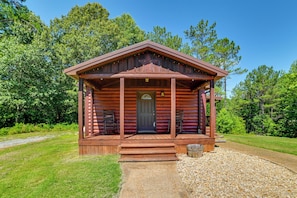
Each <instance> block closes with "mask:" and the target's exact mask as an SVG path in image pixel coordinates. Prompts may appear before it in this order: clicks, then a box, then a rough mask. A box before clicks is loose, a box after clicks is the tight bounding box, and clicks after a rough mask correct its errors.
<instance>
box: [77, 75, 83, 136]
mask: <svg viewBox="0 0 297 198" xmlns="http://www.w3.org/2000/svg"><path fill="white" fill-rule="evenodd" d="M83 92H84V80H83V79H81V78H80V79H79V81H78V132H79V133H78V134H79V135H78V138H79V139H80V140H81V139H84V117H83V116H84V104H83V102H84V101H83V95H84V94H83Z"/></svg>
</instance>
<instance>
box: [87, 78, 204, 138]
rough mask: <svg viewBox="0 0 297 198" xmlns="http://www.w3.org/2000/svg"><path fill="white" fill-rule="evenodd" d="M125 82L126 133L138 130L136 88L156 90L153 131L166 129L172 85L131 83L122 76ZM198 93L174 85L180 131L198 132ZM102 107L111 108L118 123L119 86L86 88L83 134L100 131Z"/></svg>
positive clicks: (101, 131) (100, 132)
mask: <svg viewBox="0 0 297 198" xmlns="http://www.w3.org/2000/svg"><path fill="white" fill-rule="evenodd" d="M126 81H127V83H126ZM151 81H154V80H151ZM155 81H157V80H155ZM125 84H127V85H126V87H125V90H124V92H125V95H124V103H125V106H124V112H125V114H124V117H125V121H124V128H125V134H131V133H136V132H137V92H139V91H141V92H144V91H154V92H155V93H156V132H157V133H168V123H169V121H170V118H171V89H170V86H168V83H164V82H163V83H161V85H163V86H160V84H159V83H158V82H155V84H156V86H153V87H145V86H138V87H137V86H135V87H131V86H132V84H133V83H131V82H129V80H125ZM152 84H154V82H152ZM92 91H93V92H92ZM161 91H163V92H164V93H165V96H163V97H162V96H161V94H160V93H161ZM199 93H200V92H198V93H197V92H192V91H191V90H190V89H188V88H184V87H180V86H179V87H177V88H176V109H177V110H183V112H184V119H183V132H187V133H197V130H198V109H199V108H198V107H199V98H201V95H200V94H199ZM199 96H200V97H199ZM200 105H201V104H200ZM103 110H114V111H115V117H116V120H117V121H118V125H119V124H120V123H119V121H120V88H119V87H110V88H102V90H92V89H90V88H88V89H87V91H86V94H85V123H86V127H85V130H86V134H93V133H94V134H102V133H103ZM202 117H203V116H202ZM200 124H201V122H200ZM92 126H93V127H92ZM169 127H170V126H169ZM118 133H119V131H118ZM204 133H205V131H204Z"/></svg>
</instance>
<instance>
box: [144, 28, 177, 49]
mask: <svg viewBox="0 0 297 198" xmlns="http://www.w3.org/2000/svg"><path fill="white" fill-rule="evenodd" d="M146 38H147V39H149V40H151V41H153V42H156V43H159V44H162V45H165V46H167V47H170V48H171V49H175V50H181V48H182V38H181V37H179V36H178V35H175V36H173V35H172V34H171V32H167V30H166V28H165V27H160V26H155V27H154V28H153V31H152V32H148V33H147V34H146Z"/></svg>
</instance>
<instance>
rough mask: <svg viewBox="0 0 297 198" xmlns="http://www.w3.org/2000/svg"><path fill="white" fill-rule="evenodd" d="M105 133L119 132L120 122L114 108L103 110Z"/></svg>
mask: <svg viewBox="0 0 297 198" xmlns="http://www.w3.org/2000/svg"><path fill="white" fill-rule="evenodd" d="M103 127H104V132H103V133H104V135H107V134H114V133H118V123H117V120H116V119H115V114H114V111H113V110H103Z"/></svg>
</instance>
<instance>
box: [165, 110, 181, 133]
mask: <svg viewBox="0 0 297 198" xmlns="http://www.w3.org/2000/svg"><path fill="white" fill-rule="evenodd" d="M183 120H184V111H183V110H176V115H175V123H176V124H175V127H176V134H178V133H182V132H183ZM170 126H171V123H170V120H169V122H168V133H170Z"/></svg>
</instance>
